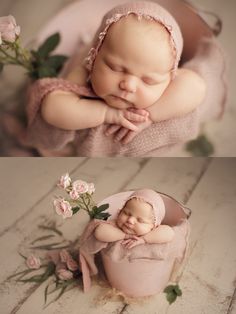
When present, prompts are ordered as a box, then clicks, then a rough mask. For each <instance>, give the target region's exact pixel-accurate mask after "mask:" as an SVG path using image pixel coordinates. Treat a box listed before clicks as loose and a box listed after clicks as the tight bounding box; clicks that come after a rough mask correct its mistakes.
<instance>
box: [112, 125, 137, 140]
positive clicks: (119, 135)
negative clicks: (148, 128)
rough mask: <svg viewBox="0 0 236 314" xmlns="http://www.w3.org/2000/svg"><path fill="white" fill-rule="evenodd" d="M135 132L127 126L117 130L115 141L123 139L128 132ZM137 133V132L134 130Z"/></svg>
mask: <svg viewBox="0 0 236 314" xmlns="http://www.w3.org/2000/svg"><path fill="white" fill-rule="evenodd" d="M129 132H133V131H130V130H129V129H126V128H121V129H120V130H119V131H118V132H116V135H115V136H114V141H115V142H119V141H122V139H123V138H124V137H125V136H126V134H127V133H129ZM134 133H135V132H134Z"/></svg>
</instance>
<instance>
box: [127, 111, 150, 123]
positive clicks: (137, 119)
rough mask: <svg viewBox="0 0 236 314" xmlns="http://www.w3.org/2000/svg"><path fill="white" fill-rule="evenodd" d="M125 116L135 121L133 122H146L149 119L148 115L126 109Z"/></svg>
mask: <svg viewBox="0 0 236 314" xmlns="http://www.w3.org/2000/svg"><path fill="white" fill-rule="evenodd" d="M124 115H125V118H126V119H128V120H129V121H133V122H145V121H147V117H146V116H142V115H139V114H137V113H134V112H132V111H128V110H126V111H125V114H124Z"/></svg>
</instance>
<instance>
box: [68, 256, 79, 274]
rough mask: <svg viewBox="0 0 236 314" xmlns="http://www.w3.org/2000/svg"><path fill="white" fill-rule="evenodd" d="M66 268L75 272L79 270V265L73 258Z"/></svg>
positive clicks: (69, 260)
mask: <svg viewBox="0 0 236 314" xmlns="http://www.w3.org/2000/svg"><path fill="white" fill-rule="evenodd" d="M66 266H67V268H68V269H69V270H71V271H75V270H77V269H78V268H79V265H78V263H77V262H76V261H75V260H73V258H72V257H71V258H69V259H68V260H67V261H66Z"/></svg>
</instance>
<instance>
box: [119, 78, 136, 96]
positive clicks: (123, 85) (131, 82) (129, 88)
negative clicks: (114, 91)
mask: <svg viewBox="0 0 236 314" xmlns="http://www.w3.org/2000/svg"><path fill="white" fill-rule="evenodd" d="M119 87H120V89H122V90H124V91H126V92H129V93H135V92H136V90H137V86H136V82H135V78H133V77H127V78H125V79H123V80H122V81H121V82H120V86H119Z"/></svg>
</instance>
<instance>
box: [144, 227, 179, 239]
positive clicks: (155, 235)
mask: <svg viewBox="0 0 236 314" xmlns="http://www.w3.org/2000/svg"><path fill="white" fill-rule="evenodd" d="M174 235H175V233H174V230H173V228H171V227H170V226H168V225H160V226H159V227H157V228H155V229H153V230H152V231H150V232H149V233H147V234H145V235H144V236H143V238H144V240H145V242H147V243H166V242H170V241H172V240H173V238H174Z"/></svg>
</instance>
